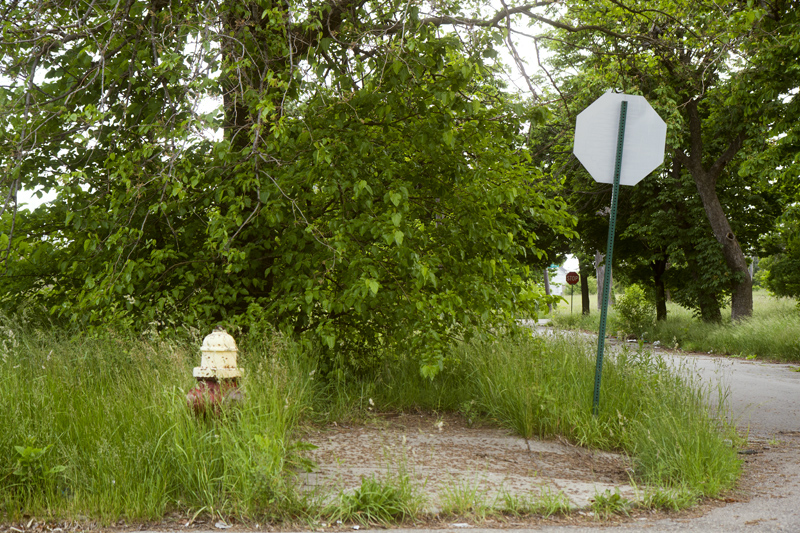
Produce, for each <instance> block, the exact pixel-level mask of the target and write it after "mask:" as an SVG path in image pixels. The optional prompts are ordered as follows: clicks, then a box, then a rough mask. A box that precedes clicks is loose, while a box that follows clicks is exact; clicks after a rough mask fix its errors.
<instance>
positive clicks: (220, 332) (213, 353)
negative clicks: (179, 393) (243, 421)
mask: <svg viewBox="0 0 800 533" xmlns="http://www.w3.org/2000/svg"><path fill="white" fill-rule="evenodd" d="M200 352H201V353H202V357H201V359H200V366H197V367H195V368H194V370H193V371H192V375H193V376H194V377H195V378H196V379H197V381H198V383H197V386H196V387H195V388H194V389H192V390H191V391H189V394H187V395H186V401H187V402H188V404H189V407H190V408H192V409H193V410H194V411H195V413H198V414H205V413H209V412H213V413H218V412H219V410H220V407H225V406H228V405H230V404H233V403H237V402H240V401H242V399H243V398H244V397H243V395H242V393H241V391H240V390H239V383H238V378H240V377H241V376H242V370H241V369H240V368H238V367H237V366H236V354H237V353H238V352H239V349H238V348H237V347H236V341H235V340H234V339H233V337H231V336H230V335H229V334H228V333H227V332H226V331H225V330H224V329H222V328H221V327H217V328H215V329H214V331H213V332H212V333H211V334H210V335H208V336H206V338H205V339H203V345H202V346H201V347H200Z"/></svg>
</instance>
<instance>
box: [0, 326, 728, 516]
mask: <svg viewBox="0 0 800 533" xmlns="http://www.w3.org/2000/svg"><path fill="white" fill-rule="evenodd" d="M4 324H5V325H4V330H3V337H2V340H3V343H2V344H1V345H0V387H2V388H0V390H2V391H3V394H2V395H0V427H3V428H4V431H2V432H0V517H1V518H2V519H5V520H14V519H17V518H19V517H21V516H23V515H31V516H36V517H39V518H43V519H58V518H68V519H74V518H76V517H87V518H88V519H91V520H99V521H100V522H102V523H111V522H113V521H116V520H119V519H126V520H128V521H141V520H159V519H162V518H163V517H165V516H168V515H169V516H173V517H176V516H177V517H184V518H182V519H181V520H182V521H183V520H187V521H189V520H192V519H194V518H197V517H220V518H225V519H230V518H233V519H238V520H243V521H248V520H252V521H261V522H262V523H263V522H264V521H265V520H266V521H278V520H287V519H288V520H294V519H311V518H314V517H321V516H336V517H339V518H338V519H342V520H354V521H360V522H362V523H365V524H367V523H371V524H374V523H386V522H389V521H393V520H404V519H407V518H409V517H410V516H413V515H414V514H415V513H418V512H419V509H420V508H421V505H419V503H418V500H417V499H415V496H414V494H415V493H414V487H413V486H412V485H411V481H410V478H408V477H407V476H406V477H405V478H397V477H393V478H386V479H373V480H370V481H366V482H365V484H363V485H362V487H361V488H360V489H359V491H357V492H356V493H353V494H349V495H347V494H342V495H340V497H339V498H338V500H337V504H336V506H335V508H330V507H324V506H322V505H321V504H320V503H319V501H315V500H312V499H310V498H311V497H308V498H306V497H304V496H302V495H301V494H300V492H299V491H298V489H297V487H296V486H295V483H294V479H295V478H294V474H293V473H294V472H296V471H298V470H300V469H302V468H303V467H305V466H307V465H306V464H305V463H304V461H303V459H302V456H301V451H302V450H303V448H304V445H303V443H301V442H298V441H297V440H296V437H295V436H294V435H296V434H297V433H296V429H297V428H298V426H300V425H302V424H304V423H309V422H312V421H314V422H319V421H329V420H337V419H338V420H341V419H343V418H345V419H346V418H359V417H362V416H368V413H369V412H370V410H371V409H372V410H373V411H372V412H374V411H377V410H426V411H437V412H443V411H461V412H462V413H463V414H464V415H465V416H468V417H469V418H470V419H471V420H479V419H483V420H484V421H485V420H493V421H495V423H498V424H501V425H503V426H506V427H509V428H512V429H514V430H515V431H516V432H518V433H519V434H520V435H523V436H525V437H533V436H539V437H550V436H554V435H561V436H563V437H565V438H567V439H569V440H570V441H572V442H574V443H576V444H579V445H583V446H589V447H595V448H601V449H606V450H616V451H622V452H624V453H627V454H629V455H630V456H631V457H632V458H633V463H634V467H635V471H634V476H635V479H636V480H637V481H641V483H642V484H643V485H647V486H651V485H652V486H655V487H657V488H662V489H663V490H662V492H661V493H659V492H654V493H653V494H656V495H658V494H662V495H663V494H671V493H670V492H668V491H669V490H674V491H680V493H681V494H684V493H686V494H691V495H692V497H693V498H695V497H699V496H716V495H718V494H720V492H721V491H724V490H726V489H727V488H729V487H731V485H732V484H733V483H734V482H735V480H736V478H737V475H738V473H739V464H740V463H739V459H738V457H737V455H736V450H735V449H734V448H732V447H731V446H730V442H736V436H735V435H734V434H733V430H732V428H730V427H727V426H725V425H724V423H722V422H720V421H719V420H720V419H721V418H718V417H716V416H715V414H714V413H713V412H711V411H709V409H708V407H706V405H707V403H708V402H707V397H706V395H707V393H708V391H705V392H704V391H703V390H701V389H699V388H698V386H697V385H696V384H694V383H693V382H692V381H691V380H690V379H689V378H688V377H687V376H686V375H683V374H674V373H672V372H670V371H669V369H668V368H667V367H666V365H665V364H664V362H663V361H661V360H660V359H659V358H658V357H656V356H653V355H652V354H650V353H649V352H647V351H642V352H633V351H626V352H623V353H622V354H621V355H619V356H617V357H609V358H608V360H607V362H606V365H605V367H604V373H603V390H602V396H601V409H600V413H599V416H597V417H593V416H592V415H591V400H592V394H591V391H592V386H593V380H594V357H593V355H594V347H593V346H592V344H591V343H585V342H581V341H579V340H576V339H568V338H561V339H558V338H555V339H543V338H531V337H530V336H521V337H516V338H505V339H502V340H500V341H498V342H495V343H491V344H489V343H471V344H465V345H462V346H460V347H458V348H457V349H455V350H453V352H452V353H451V354H450V355H449V356H448V360H447V364H446V367H445V371H444V372H443V373H442V374H441V375H440V376H439V377H437V379H435V380H433V381H431V380H427V379H423V378H421V377H420V374H419V368H418V367H417V366H416V365H415V363H414V362H413V360H412V359H411V358H408V359H407V358H405V357H403V356H402V355H396V356H392V357H387V359H386V365H385V367H384V368H383V369H382V370H380V371H379V372H377V373H376V374H374V375H372V376H370V377H368V378H365V377H361V378H359V379H356V378H355V377H353V376H350V375H348V374H347V372H339V371H334V372H331V373H330V374H328V375H327V376H322V375H320V374H321V372H320V371H319V364H318V362H317V360H316V357H315V353H314V352H313V351H311V352H310V351H308V350H304V349H301V348H299V346H298V345H296V344H294V343H292V342H285V341H283V340H282V338H281V337H280V336H271V337H262V338H245V339H242V341H241V342H240V349H241V351H240V354H239V363H240V366H241V367H243V368H244V369H245V370H246V373H245V376H244V378H243V379H242V381H241V389H242V390H243V392H244V395H245V401H244V402H243V404H242V405H241V406H240V407H238V408H236V409H233V410H231V411H228V412H226V414H224V415H223V416H220V417H216V418H213V417H212V418H207V419H205V418H198V417H195V416H193V415H192V414H191V412H190V411H189V409H188V408H187V405H186V399H185V395H186V393H187V392H188V390H190V389H191V388H192V387H193V386H194V384H195V382H194V380H193V379H192V377H191V369H192V367H193V366H196V365H197V364H198V362H199V359H200V354H199V350H198V349H197V346H198V345H199V341H200V339H195V341H194V342H192V343H178V342H166V341H160V340H158V339H149V340H144V339H141V338H133V337H125V336H115V335H113V334H108V335H107V336H106V337H105V338H91V337H87V336H86V335H82V334H80V333H76V332H60V331H57V330H52V331H36V330H27V329H26V328H25V327H24V325H22V324H14V323H13V322H11V321H8V320H5V321H4ZM726 440H727V444H726ZM467 496H469V494H468V491H466V492H465V491H462V493H460V494H456V493H454V494H453V495H452V498H451V500H453V502H452V503H453V512H456V508H458V512H471V513H473V514H476V515H478V516H480V515H482V514H483V513H484V511H485V508H484V507H483V506H481V505H480V504H479V503H475V502H474V501H472V500H475V498H466V497H467ZM468 499H469V500H470V501H472V503H469V505H467V503H468V502H467V500H468ZM661 499H663V498H659V497H654V498H653V499H652V500H653V502H655V503H653V505H656V504H657V503H658V502H660V501H661ZM666 499H667V500H669V498H666ZM550 500H552V501H550ZM550 500H547V499H546V498H545V499H543V498H539V500H538V501H536V502H532V503H531V504H530V505H528V504H524V505H523V503H524V502H518V503H517V504H514V503H513V502H511V503H510V505H511V506H512V507H517V508H522V507H526V508H531V509H534V510H535V511H534V512H540V513H544V512H548V513H549V512H562V509H561V507H562V505H561V503H560V502H561V500H560V499H559V498H551V499H550ZM507 503H509V502H507Z"/></svg>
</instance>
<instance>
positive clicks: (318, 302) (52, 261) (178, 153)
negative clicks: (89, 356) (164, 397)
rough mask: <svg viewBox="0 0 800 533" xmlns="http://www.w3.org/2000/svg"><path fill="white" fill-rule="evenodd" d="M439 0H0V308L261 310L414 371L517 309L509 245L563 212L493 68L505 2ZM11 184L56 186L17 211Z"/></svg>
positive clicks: (198, 317) (563, 227) (122, 318)
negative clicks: (430, 8)
mask: <svg viewBox="0 0 800 533" xmlns="http://www.w3.org/2000/svg"><path fill="white" fill-rule="evenodd" d="M547 3H550V2H544V3H543V4H547ZM437 5H438V7H439V11H438V12H436V13H423V12H422V11H421V10H420V8H419V7H418V6H416V5H415V4H409V3H405V2H398V1H390V2H371V1H367V2H364V1H354V0H329V1H325V2H315V3H304V2H288V1H287V2H277V1H270V0H262V1H258V2H256V1H252V2H219V3H207V4H203V5H200V4H196V3H194V2H177V1H176V2H169V1H166V0H151V1H145V0H131V1H129V2H126V3H117V2H107V1H106V2H93V3H90V4H86V3H82V2H64V3H58V4H54V3H49V2H26V3H12V4H7V5H6V6H5V7H4V8H3V9H2V15H3V16H2V18H1V19H0V20H2V21H3V22H2V27H3V38H2V42H0V48H2V52H3V53H2V58H3V59H2V68H3V71H4V72H5V73H6V75H7V76H8V77H9V78H10V80H11V81H10V83H9V84H8V85H7V86H5V87H3V88H2V90H0V115H2V116H3V117H4V118H5V119H6V120H7V123H8V124H9V129H8V130H7V132H6V134H5V135H4V136H3V138H2V144H1V145H0V166H2V168H4V169H6V173H5V176H6V177H4V178H3V179H4V181H3V183H2V185H3V186H4V187H5V191H8V193H7V199H6V201H5V204H4V208H3V209H4V212H3V213H2V215H1V216H2V219H0V223H2V225H3V234H4V237H3V240H2V242H0V247H2V248H4V249H5V253H4V256H3V257H2V258H0V260H2V265H1V266H2V268H3V271H2V276H1V277H0V295H2V296H0V302H2V305H3V307H5V308H6V309H10V310H13V309H15V308H16V307H18V306H19V305H20V303H21V302H22V301H23V300H25V301H29V302H30V301H32V302H34V303H35V304H38V305H42V306H45V307H47V308H48V309H49V310H50V312H51V313H54V314H56V315H59V316H62V317H65V318H68V319H70V320H73V321H77V322H80V323H84V324H89V325H94V326H103V325H106V324H113V325H114V326H117V327H118V326H120V325H128V326H131V327H135V328H144V327H147V326H148V325H152V326H155V327H158V328H165V327H175V328H179V327H181V325H182V324H186V323H188V324H190V325H191V326H192V327H198V326H205V325H206V324H211V323H216V322H224V323H228V324H230V325H244V326H253V325H258V324H261V323H265V322H266V323H269V324H272V325H274V326H276V327H279V328H281V329H285V330H289V331H292V332H293V333H297V334H310V335H312V336H313V337H314V338H316V339H319V340H320V341H321V342H322V344H323V345H324V346H326V347H327V349H328V350H329V356H330V357H331V358H338V359H340V360H342V361H344V362H346V363H347V364H350V365H352V366H355V367H364V366H367V365H369V364H372V361H374V357H375V354H376V352H377V351H378V350H380V349H391V348H398V349H408V350H409V351H410V353H412V355H414V356H415V357H417V358H418V359H419V361H420V365H421V369H422V371H423V374H425V375H428V376H432V375H434V374H435V373H436V372H437V371H438V369H440V368H441V366H442V364H443V360H444V355H443V354H444V347H445V346H446V345H447V344H448V343H450V342H452V340H453V339H456V338H463V337H465V336H468V335H470V334H472V333H474V332H478V333H483V334H488V333H490V332H492V331H495V330H496V328H497V327H498V326H501V325H508V324H509V323H511V322H513V319H514V317H515V314H516V313H518V312H522V310H523V309H524V308H530V309H531V312H534V311H535V308H536V305H537V304H538V303H539V302H544V301H545V300H543V299H542V298H541V294H540V293H539V291H538V289H537V288H535V287H533V286H531V285H530V284H527V283H526V279H527V276H528V272H529V271H528V269H527V267H526V266H525V265H524V264H523V263H522V262H521V260H520V258H525V257H531V256H537V255H543V254H544V251H543V250H542V248H541V246H540V243H539V241H538V240H537V235H536V233H535V231H534V230H535V228H537V227H539V228H547V230H548V231H549V232H551V233H554V234H571V231H572V230H571V226H572V218H571V217H570V215H569V214H568V213H567V212H566V210H565V209H563V206H564V204H563V202H562V201H561V200H559V199H558V198H557V197H556V196H555V195H554V194H551V193H550V192H549V191H548V189H547V185H546V183H545V182H544V181H543V180H542V179H541V175H540V173H539V172H538V170H537V168H536V166H535V165H533V164H532V163H531V161H530V158H529V156H528V154H527V153H526V152H525V151H524V150H522V149H521V147H522V143H523V140H524V139H523V137H522V130H521V126H520V124H524V123H530V122H536V121H537V120H540V119H541V115H540V113H539V110H538V109H537V108H536V107H526V106H523V105H522V103H521V102H520V101H518V100H517V99H516V97H514V96H512V95H509V94H507V93H506V92H504V90H503V88H502V84H501V83H500V82H499V81H498V80H497V76H496V73H497V68H498V66H497V64H496V62H495V61H494V59H493V57H494V55H495V52H494V44H495V43H496V42H498V40H499V37H498V33H497V25H498V21H500V20H502V19H503V18H504V17H508V16H509V14H511V13H513V12H515V9H516V8H511V7H509V8H504V9H503V10H501V11H499V12H498V13H495V14H490V15H489V16H487V17H485V18H484V19H477V18H468V17H465V16H463V15H461V14H460V11H459V10H460V8H461V7H462V6H460V5H459V4H458V3H452V4H451V3H438V4H437ZM535 5H536V4H529V5H527V6H526V7H525V9H532V8H533V7H535ZM464 7H465V8H466V7H467V6H464ZM456 27H459V28H460V29H458V30H457V31H456V30H455V29H453V28H456ZM446 28H450V29H446ZM209 103H211V105H209ZM20 187H25V188H27V189H33V188H36V187H41V188H44V189H46V190H50V191H55V192H56V193H57V194H58V197H57V199H56V200H55V201H54V202H52V203H50V204H49V205H46V206H42V207H40V208H38V209H37V210H36V211H34V212H32V213H28V212H26V211H21V210H18V209H17V207H18V206H17V205H16V191H18V190H19V188H20ZM523 219H525V220H527V221H528V222H527V224H526V225H522V224H521V223H520V221H521V220H523Z"/></svg>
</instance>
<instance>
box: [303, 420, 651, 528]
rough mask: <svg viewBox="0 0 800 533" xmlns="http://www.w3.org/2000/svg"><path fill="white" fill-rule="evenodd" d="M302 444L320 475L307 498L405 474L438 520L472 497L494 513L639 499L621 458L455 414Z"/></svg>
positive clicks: (332, 431)
mask: <svg viewBox="0 0 800 533" xmlns="http://www.w3.org/2000/svg"><path fill="white" fill-rule="evenodd" d="M303 440H304V441H306V442H310V443H312V444H314V445H316V446H318V449H316V450H314V451H313V452H311V453H310V456H309V458H310V459H311V460H312V461H314V462H315V463H316V465H317V469H316V470H315V471H314V472H313V473H311V474H308V475H307V476H305V477H304V479H303V482H304V487H305V489H306V490H312V489H316V490H320V491H322V492H323V493H325V492H327V493H329V494H334V495H335V494H336V493H338V492H339V491H347V490H353V489H355V488H357V487H359V486H360V484H361V480H362V479H363V478H368V477H370V476H376V477H379V478H380V477H386V476H392V475H396V474H397V473H398V472H400V473H407V474H408V475H409V476H410V477H411V478H412V479H413V480H414V482H415V483H416V485H417V486H418V487H419V488H420V489H422V490H423V491H424V494H425V499H426V500H427V501H428V505H429V508H428V510H429V511H431V512H434V513H435V512H436V511H437V510H439V509H442V507H443V506H445V507H446V506H447V503H448V500H453V499H454V498H455V497H457V495H458V494H462V495H464V494H469V493H474V494H480V495H482V497H483V499H484V501H486V502H487V503H488V504H490V505H492V506H493V507H502V503H501V501H499V500H498V499H499V498H502V495H503V494H504V493H507V494H513V495H515V496H523V497H525V498H527V499H529V500H530V499H536V498H537V497H539V496H540V495H541V493H542V491H545V492H550V493H551V494H558V492H563V493H564V494H565V495H566V496H567V498H569V501H570V503H571V505H572V506H573V507H577V508H582V507H586V506H587V505H589V503H590V499H591V498H593V497H594V495H595V493H597V492H600V493H602V492H604V491H605V490H611V491H612V492H613V491H615V490H617V489H619V491H620V493H621V494H622V495H623V496H625V497H627V498H630V499H632V498H634V496H635V494H634V490H633V488H632V487H631V485H630V479H629V468H630V461H629V459H628V458H627V457H625V456H623V455H619V454H612V453H606V452H600V451H596V450H589V449H586V448H580V447H576V446H573V445H571V444H569V443H567V442H566V441H563V440H550V441H542V440H526V439H523V438H521V437H519V436H517V435H514V434H512V433H511V432H510V431H508V430H504V429H498V428H496V427H485V426H484V427H480V426H478V427H474V426H469V425H468V424H467V423H466V421H465V419H464V418H463V417H461V416H458V415H453V414H448V415H442V416H435V415H430V414H408V413H406V414H388V415H376V416H375V417H373V418H372V419H370V420H369V421H367V422H365V423H359V424H351V425H342V424H332V425H330V426H327V427H324V428H318V429H314V430H309V431H308V432H307V433H306V434H305V435H304V437H303Z"/></svg>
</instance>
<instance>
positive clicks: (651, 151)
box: [572, 91, 667, 416]
mask: <svg viewBox="0 0 800 533" xmlns="http://www.w3.org/2000/svg"><path fill="white" fill-rule="evenodd" d="M626 130H627V138H626V136H625V132H626ZM615 133H616V138H615V137H614V134H615ZM615 140H616V144H615V143H614V141H615ZM666 140H667V124H666V123H665V122H664V121H663V120H661V117H659V116H658V113H656V112H655V110H654V109H653V108H652V107H651V106H650V104H648V103H647V100H645V99H644V97H643V96H638V95H633V94H621V93H614V92H611V91H609V92H607V93H605V94H604V95H602V96H601V97H600V98H598V99H597V100H595V101H594V102H592V104H590V105H589V106H588V107H587V108H586V109H584V110H583V111H581V112H580V113H579V114H578V117H577V119H576V121H575V145H574V147H573V149H572V151H573V153H574V154H575V157H577V158H578V160H579V161H580V162H581V164H582V165H583V166H584V168H586V170H587V171H588V172H589V174H590V175H591V176H592V178H594V180H595V181H597V182H599V183H609V184H612V185H613V189H612V193H611V212H610V213H609V217H608V246H607V247H606V259H605V262H606V272H605V282H604V283H603V300H602V308H601V310H600V331H599V332H598V339H597V369H596V372H595V378H594V401H593V402H592V414H594V415H595V416H597V414H598V411H599V406H600V376H601V374H602V371H603V349H604V348H605V342H606V317H607V315H608V296H609V294H610V293H611V265H612V258H613V256H614V231H615V228H616V225H617V202H618V200H619V186H620V185H628V186H633V185H636V184H637V183H639V181H641V180H642V179H644V177H645V176H647V175H648V174H650V173H651V172H652V171H654V170H655V169H656V168H658V167H659V166H661V163H663V162H664V145H665V143H666ZM623 147H624V148H625V159H624V160H623V158H622V149H623ZM615 153H616V157H614V155H615ZM612 168H613V169H614V173H613V174H612V173H611V169H612Z"/></svg>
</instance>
